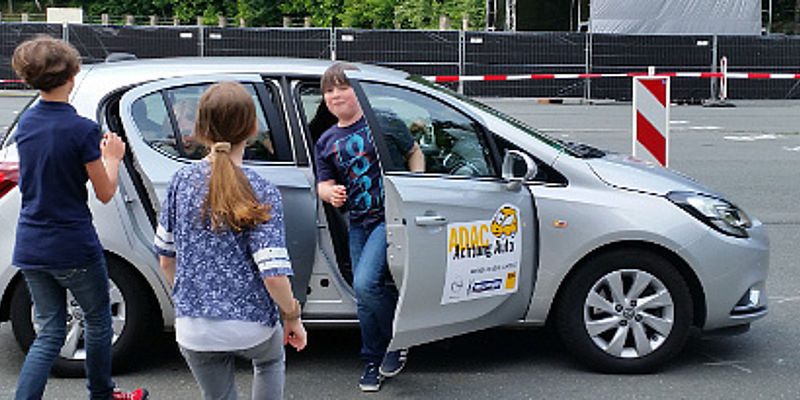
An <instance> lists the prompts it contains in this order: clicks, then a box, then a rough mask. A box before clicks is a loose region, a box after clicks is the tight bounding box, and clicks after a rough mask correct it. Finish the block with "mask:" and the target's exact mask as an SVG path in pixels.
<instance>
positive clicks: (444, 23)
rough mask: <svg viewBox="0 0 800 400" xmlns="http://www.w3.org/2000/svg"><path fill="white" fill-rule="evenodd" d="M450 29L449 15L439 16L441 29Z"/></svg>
mask: <svg viewBox="0 0 800 400" xmlns="http://www.w3.org/2000/svg"><path fill="white" fill-rule="evenodd" d="M448 29H450V17H448V16H447V15H440V16H439V30H440V31H446V30H448Z"/></svg>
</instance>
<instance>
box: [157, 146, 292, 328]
mask: <svg viewBox="0 0 800 400" xmlns="http://www.w3.org/2000/svg"><path fill="white" fill-rule="evenodd" d="M210 167H211V164H210V163H209V162H208V161H205V160H203V161H200V162H197V163H193V164H191V165H187V166H185V167H183V168H181V169H180V170H178V172H176V173H175V175H173V177H172V179H171V180H170V183H169V186H168V188H167V196H166V198H165V199H164V202H163V204H162V206H161V214H160V216H159V219H158V228H157V230H156V236H155V249H156V252H157V253H158V254H160V255H164V256H167V257H176V269H175V286H174V287H173V292H172V297H173V300H174V301H175V313H176V316H177V317H202V318H213V319H228V320H241V321H253V322H258V323H260V324H262V325H266V326H274V325H275V324H276V323H277V321H278V308H277V306H276V305H275V302H274V301H273V300H272V298H270V296H269V294H268V293H267V290H266V288H265V287H264V283H263V281H262V279H261V278H263V277H268V276H279V275H285V276H289V275H292V266H291V262H290V261H289V254H288V252H287V250H286V237H285V233H284V225H283V204H282V202H281V195H280V192H279V191H278V189H277V188H276V187H275V185H273V184H272V183H270V182H269V181H267V180H266V179H264V178H262V177H261V176H259V175H258V174H257V173H255V172H253V171H251V170H249V169H247V168H242V170H243V171H244V173H245V175H246V176H247V179H249V180H250V185H251V186H252V188H253V191H254V192H255V194H256V198H258V200H259V201H260V202H261V203H262V204H269V205H270V206H271V207H272V209H271V210H270V215H271V216H272V217H271V218H270V219H269V221H267V222H265V223H263V224H261V225H259V226H257V227H256V228H254V229H251V230H246V231H244V232H241V233H234V232H233V231H232V230H226V231H223V232H220V233H217V232H214V231H213V230H212V229H211V228H210V227H208V224H207V223H203V221H202V210H201V208H202V204H203V200H204V199H205V197H206V193H208V178H209V176H210V173H211V168H210Z"/></svg>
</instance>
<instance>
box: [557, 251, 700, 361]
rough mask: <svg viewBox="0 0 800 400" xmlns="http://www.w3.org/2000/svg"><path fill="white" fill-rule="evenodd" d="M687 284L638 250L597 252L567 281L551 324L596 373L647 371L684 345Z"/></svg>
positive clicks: (666, 264)
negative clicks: (598, 253)
mask: <svg viewBox="0 0 800 400" xmlns="http://www.w3.org/2000/svg"><path fill="white" fill-rule="evenodd" d="M692 310H693V308H692V298H691V295H690V293H689V289H688V286H687V284H686V282H685V281H684V279H683V277H682V276H681V275H680V273H679V272H678V271H677V270H676V268H675V267H674V266H673V265H672V264H671V263H670V262H668V261H667V260H665V259H664V258H662V257H659V256H657V255H655V254H653V253H651V252H647V251H643V250H618V251H613V252H608V253H605V254H601V255H599V256H597V257H595V258H593V259H591V260H589V261H588V262H587V263H585V264H584V265H583V266H582V267H581V269H580V270H579V271H577V273H576V274H575V275H574V276H573V277H572V278H571V279H570V280H569V281H568V282H567V284H566V286H565V287H564V290H563V291H562V294H561V296H560V301H559V302H558V306H557V309H556V315H555V317H556V326H557V329H558V332H559V335H560V336H561V338H562V340H563V341H564V343H565V345H566V346H567V348H568V349H569V350H570V351H571V352H572V353H573V354H574V355H575V356H576V357H577V358H578V359H579V360H582V361H584V362H585V363H586V364H587V365H588V366H589V367H590V368H592V369H595V370H597V371H600V372H611V373H644V372H652V371H654V370H656V369H658V368H659V367H661V366H663V364H664V363H665V362H666V361H667V360H669V359H670V358H672V357H673V356H675V355H676V354H677V353H678V352H680V350H681V349H682V348H683V346H684V344H685V343H686V339H687V337H688V334H689V328H690V326H691V323H692V318H693V316H692V314H693V311H692Z"/></svg>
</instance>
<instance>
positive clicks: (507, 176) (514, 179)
mask: <svg viewBox="0 0 800 400" xmlns="http://www.w3.org/2000/svg"><path fill="white" fill-rule="evenodd" d="M537 172H538V167H537V166H536V162H535V161H533V159H532V158H531V157H530V156H529V155H527V154H525V153H523V152H521V151H519V150H507V151H506V155H505V157H503V171H502V177H503V180H505V181H506V182H507V183H506V189H508V190H512V191H515V190H519V188H520V187H521V186H522V182H524V181H528V180H531V179H533V177H535V176H536V173H537Z"/></svg>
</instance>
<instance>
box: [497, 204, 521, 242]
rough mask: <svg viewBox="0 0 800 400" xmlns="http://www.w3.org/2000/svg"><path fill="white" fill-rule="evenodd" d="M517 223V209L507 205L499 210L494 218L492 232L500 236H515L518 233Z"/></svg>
mask: <svg viewBox="0 0 800 400" xmlns="http://www.w3.org/2000/svg"><path fill="white" fill-rule="evenodd" d="M517 224H518V222H517V210H515V209H513V208H511V207H509V206H505V207H503V208H501V209H499V210H497V212H496V213H495V214H494V218H492V234H493V235H495V236H497V237H498V238H502V237H503V236H507V237H512V238H513V237H514V235H516V234H517Z"/></svg>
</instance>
